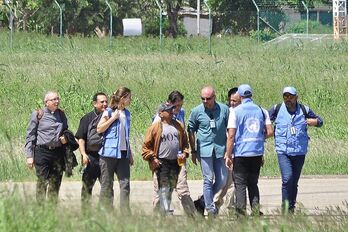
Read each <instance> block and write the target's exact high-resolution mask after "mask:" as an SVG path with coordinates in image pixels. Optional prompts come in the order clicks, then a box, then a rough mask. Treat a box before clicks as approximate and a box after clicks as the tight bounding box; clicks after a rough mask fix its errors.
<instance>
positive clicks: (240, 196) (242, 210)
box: [225, 84, 273, 216]
mask: <svg viewBox="0 0 348 232" xmlns="http://www.w3.org/2000/svg"><path fill="white" fill-rule="evenodd" d="M238 94H239V95H240V97H241V99H242V104H240V105H239V106H237V107H236V108H235V109H234V110H233V111H230V116H229V120H228V126H227V128H228V138H227V149H226V154H225V164H226V167H228V168H229V169H230V170H231V169H232V167H233V176H234V183H235V189H236V204H235V207H236V213H237V215H246V189H248V195H249V202H250V206H251V208H252V215H255V216H258V215H261V214H262V213H261V212H260V193H259V188H258V185H257V184H258V180H259V175H260V169H261V166H262V165H263V153H264V142H265V138H269V137H271V136H272V135H273V128H272V125H271V121H270V119H269V115H268V112H267V110H265V109H263V108H261V107H260V106H258V105H256V104H255V103H254V102H253V100H252V99H251V97H252V95H253V91H252V89H251V87H250V86H249V85H247V84H243V85H240V86H239V87H238Z"/></svg>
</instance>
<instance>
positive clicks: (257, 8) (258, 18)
mask: <svg viewBox="0 0 348 232" xmlns="http://www.w3.org/2000/svg"><path fill="white" fill-rule="evenodd" d="M252 1H253V4H254V6H255V7H256V11H257V42H260V9H259V7H258V6H257V4H256V2H255V0H252Z"/></svg>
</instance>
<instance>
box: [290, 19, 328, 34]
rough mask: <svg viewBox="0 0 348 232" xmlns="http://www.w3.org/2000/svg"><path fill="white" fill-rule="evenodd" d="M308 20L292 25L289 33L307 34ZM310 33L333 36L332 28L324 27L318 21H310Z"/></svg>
mask: <svg viewBox="0 0 348 232" xmlns="http://www.w3.org/2000/svg"><path fill="white" fill-rule="evenodd" d="M306 27H307V20H301V21H300V22H298V23H294V24H291V25H290V26H289V29H288V30H287V32H288V33H306ZM308 33H311V34H332V27H331V26H328V25H323V24H321V23H319V22H317V21H312V20H310V21H308Z"/></svg>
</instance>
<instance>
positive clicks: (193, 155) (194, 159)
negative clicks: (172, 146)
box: [191, 151, 197, 165]
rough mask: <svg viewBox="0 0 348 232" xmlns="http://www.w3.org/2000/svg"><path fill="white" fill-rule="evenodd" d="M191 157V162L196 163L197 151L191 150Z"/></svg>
mask: <svg viewBox="0 0 348 232" xmlns="http://www.w3.org/2000/svg"><path fill="white" fill-rule="evenodd" d="M191 159H192V163H193V164H194V165H197V152H196V151H191Z"/></svg>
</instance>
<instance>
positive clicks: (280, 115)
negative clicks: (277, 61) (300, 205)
mask: <svg viewBox="0 0 348 232" xmlns="http://www.w3.org/2000/svg"><path fill="white" fill-rule="evenodd" d="M269 115H270V119H271V121H272V122H274V130H275V132H274V144H275V150H276V152H277V156H278V163H279V168H280V172H281V176H282V212H283V213H286V212H290V213H293V212H294V210H295V203H296V197H297V184H298V181H299V179H300V175H301V170H302V167H303V164H304V161H305V157H306V153H307V150H308V142H309V136H308V133H307V128H308V126H315V127H321V126H322V125H323V120H322V119H321V118H320V117H319V116H317V115H316V114H315V113H314V112H313V111H312V110H311V109H310V108H309V107H308V106H305V105H302V104H300V103H299V102H298V95H297V91H296V89H295V88H294V87H291V86H289V87H285V88H284V90H283V103H281V104H278V105H275V106H274V107H273V108H271V109H270V110H269Z"/></svg>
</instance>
